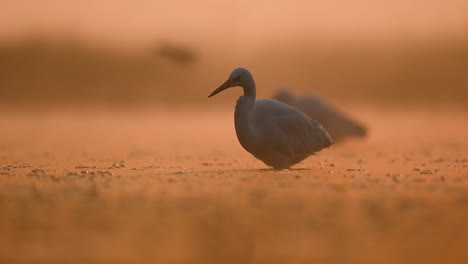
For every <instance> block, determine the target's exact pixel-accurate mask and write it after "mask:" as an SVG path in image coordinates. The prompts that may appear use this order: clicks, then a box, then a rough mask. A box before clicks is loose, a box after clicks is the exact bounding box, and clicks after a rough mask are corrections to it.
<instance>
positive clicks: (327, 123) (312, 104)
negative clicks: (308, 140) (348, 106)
mask: <svg viewBox="0 0 468 264" xmlns="http://www.w3.org/2000/svg"><path fill="white" fill-rule="evenodd" d="M273 98H274V99H276V100H278V101H281V102H283V103H285V104H288V105H290V106H292V107H295V108H297V109H298V110H300V111H302V112H303V113H304V114H306V115H308V116H309V117H310V118H312V119H314V120H317V121H318V122H319V123H320V124H322V125H323V127H324V128H325V129H326V130H327V131H328V133H330V135H331V136H332V137H333V139H334V140H335V141H336V142H339V141H343V140H345V139H348V138H351V137H365V136H366V134H367V128H366V127H365V126H364V125H363V124H361V123H359V122H358V121H356V120H354V119H353V118H351V117H349V116H348V115H347V114H345V113H344V112H342V111H340V110H338V109H337V108H336V107H334V106H332V105H331V104H328V103H327V102H325V101H323V100H322V99H320V98H319V97H317V96H302V97H297V98H294V96H293V95H292V94H291V93H290V92H288V91H287V90H286V89H280V90H278V91H277V92H276V94H275V95H273Z"/></svg>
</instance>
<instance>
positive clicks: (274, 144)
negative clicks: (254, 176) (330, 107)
mask: <svg viewBox="0 0 468 264" xmlns="http://www.w3.org/2000/svg"><path fill="white" fill-rule="evenodd" d="M236 86H240V87H242V88H243V89H244V95H242V96H240V97H239V99H238V100H237V104H236V109H235V113H234V124H235V127H236V134H237V139H238V140H239V143H240V144H241V145H242V147H243V148H244V149H245V150H247V151H248V152H250V153H251V154H252V155H253V156H254V157H256V158H257V159H259V160H261V161H263V162H264V163H265V164H266V165H268V166H271V167H273V168H274V169H287V168H289V167H291V166H292V165H294V164H296V163H298V162H300V161H302V160H304V159H305V158H307V157H308V156H310V155H312V154H314V153H315V152H317V151H320V150H322V149H324V148H328V147H329V146H331V145H332V144H333V139H332V138H331V137H330V135H328V133H327V131H325V129H323V127H322V125H320V124H319V123H318V122H317V121H315V120H312V119H311V118H310V117H308V116H307V115H305V114H303V113H302V112H300V111H299V110H297V109H296V108H293V107H291V106H289V105H286V104H283V103H281V102H279V101H276V100H273V99H258V100H255V96H256V90H255V82H254V79H253V77H252V75H251V74H250V72H249V71H248V70H247V69H245V68H237V69H235V70H234V71H232V73H231V75H230V76H229V78H228V79H227V81H226V82H224V83H223V84H222V85H221V86H220V87H219V88H218V89H216V90H214V91H213V92H212V93H211V94H210V95H209V96H208V97H211V96H213V95H215V94H217V93H219V92H221V91H224V90H226V89H228V88H231V87H236Z"/></svg>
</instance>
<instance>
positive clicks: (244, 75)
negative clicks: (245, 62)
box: [208, 67, 253, 97]
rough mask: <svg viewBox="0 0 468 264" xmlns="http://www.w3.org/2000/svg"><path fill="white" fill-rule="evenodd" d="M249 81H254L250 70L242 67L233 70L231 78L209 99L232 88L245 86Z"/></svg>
mask: <svg viewBox="0 0 468 264" xmlns="http://www.w3.org/2000/svg"><path fill="white" fill-rule="evenodd" d="M248 80H253V79H252V75H251V74H250V72H249V70H247V69H246V68H242V67H241V68H237V69H235V70H233V71H232V72H231V74H230V75H229V78H228V79H227V80H226V81H225V82H224V83H223V84H221V86H219V87H218V89H216V90H214V91H213V92H212V93H211V94H210V95H209V96H208V97H212V96H213V95H216V94H218V93H220V92H222V91H224V90H226V89H228V88H231V87H236V86H244V84H245V83H246V82H247V81H248Z"/></svg>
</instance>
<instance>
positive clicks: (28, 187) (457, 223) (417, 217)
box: [0, 110, 468, 263]
mask: <svg viewBox="0 0 468 264" xmlns="http://www.w3.org/2000/svg"><path fill="white" fill-rule="evenodd" d="M356 113H357V114H359V116H361V117H362V118H363V120H364V121H366V123H368V124H372V125H371V127H370V128H371V131H372V133H371V136H370V138H368V139H367V140H366V141H365V142H349V143H347V144H344V145H340V146H338V145H337V146H334V147H332V148H330V149H327V150H325V151H321V152H320V153H319V154H318V155H317V156H313V157H310V158H309V159H307V160H305V161H304V162H302V163H300V164H299V165H297V166H296V167H295V168H296V169H294V170H291V171H273V170H268V169H266V168H265V165H264V164H263V163H262V162H260V161H257V160H255V159H254V158H253V157H251V155H249V154H248V153H246V152H245V151H244V150H243V149H242V148H241V147H240V146H239V144H238V142H237V139H236V136H235V132H234V130H233V125H232V120H231V118H230V117H231V116H232V112H231V111H220V112H218V113H211V112H198V111H191V112H178V113H175V112H171V113H167V112H163V111H160V112H135V113H128V112H127V113H112V112H111V113H107V114H102V113H101V114H96V113H94V112H89V113H87V114H86V113H83V112H80V113H61V114H57V113H55V114H46V113H36V114H26V115H24V114H16V115H13V116H12V115H7V116H5V115H2V116H1V117H2V120H4V121H5V124H7V125H6V126H4V127H3V128H2V131H1V132H0V133H1V137H0V147H1V149H2V151H1V153H0V212H1V216H2V217H0V233H1V234H2V235H1V236H0V262H2V263H11V262H13V263H14V262H22V263H37V262H41V263H43V262H47V263H51V262H80V263H82V262H87V263H104V262H105V263H109V262H119V263H148V262H158V263H286V262H287V263H311V262H319V263H441V262H444V263H464V262H466V260H468V255H467V254H468V253H467V251H466V245H467V243H468V233H467V232H468V229H467V228H466V222H467V221H468V161H467V157H468V145H467V141H466V135H467V134H468V126H467V123H466V122H464V121H465V120H466V112H465V113H463V114H462V113H459V112H458V113H457V112H453V111H445V110H441V111H439V112H438V113H437V114H431V118H430V119H428V118H426V117H427V115H428V113H431V112H430V111H429V112H427V111H422V112H417V113H416V112H400V111H397V112H385V111H372V112H368V111H357V112H356ZM448 117H449V118H448ZM454 123H456V124H458V125H457V126H453V124H454ZM389 127H393V128H395V129H391V130H389V129H388V128H389ZM441 128H443V129H441ZM188 131H190V136H188V134H187V133H188ZM421 131H423V132H424V133H421Z"/></svg>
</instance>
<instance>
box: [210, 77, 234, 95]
mask: <svg viewBox="0 0 468 264" xmlns="http://www.w3.org/2000/svg"><path fill="white" fill-rule="evenodd" d="M234 81H235V80H231V79H228V80H227V81H225V82H224V83H223V84H221V86H220V87H218V89H216V90H214V91H213V92H212V93H211V94H210V95H208V98H210V97H211V96H213V95H216V94H218V93H220V92H222V91H224V90H226V89H227V88H229V87H231V85H232V84H233V83H234Z"/></svg>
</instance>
